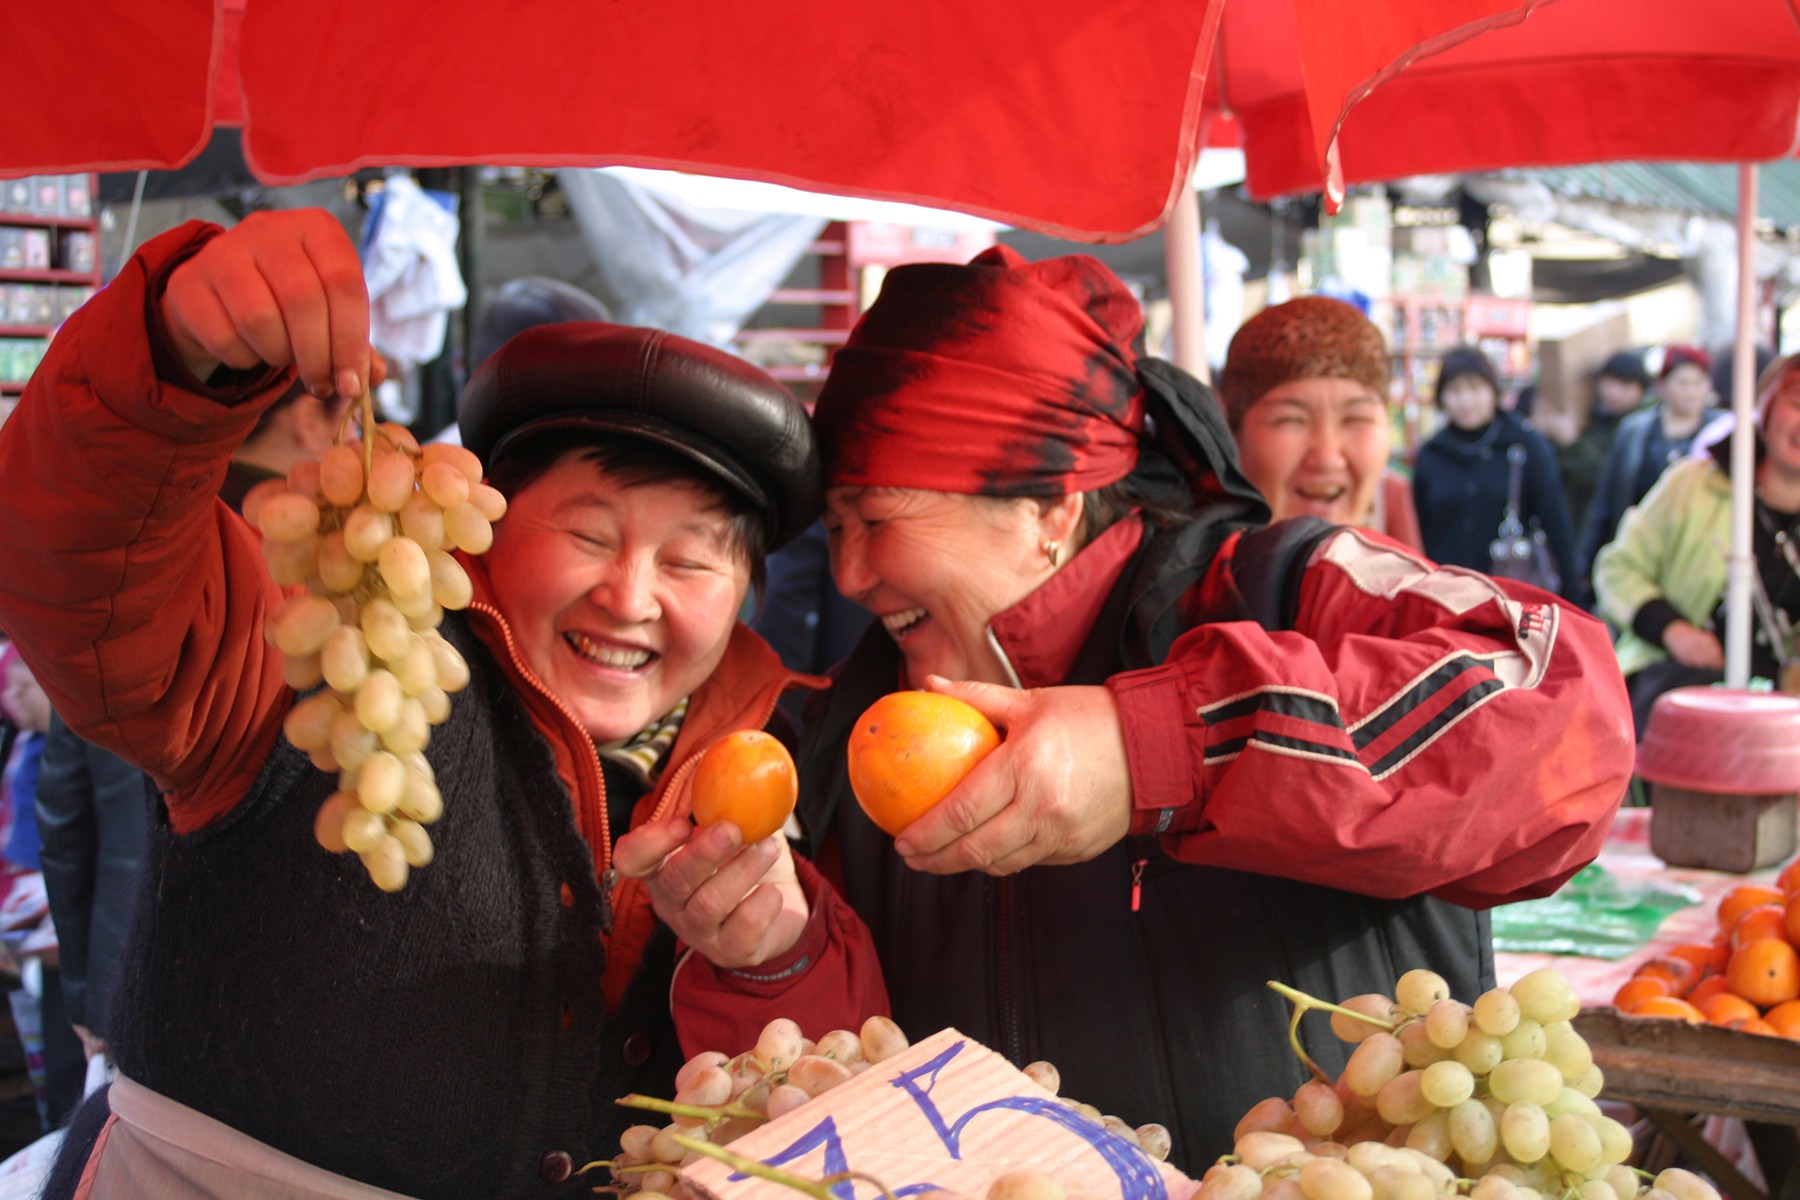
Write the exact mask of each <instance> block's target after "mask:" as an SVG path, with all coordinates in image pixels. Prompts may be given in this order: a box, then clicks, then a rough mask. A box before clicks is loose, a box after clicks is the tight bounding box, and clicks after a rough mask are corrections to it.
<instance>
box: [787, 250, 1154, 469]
mask: <svg viewBox="0 0 1800 1200" xmlns="http://www.w3.org/2000/svg"><path fill="white" fill-rule="evenodd" d="M1143 331H1144V318H1143V310H1142V309H1141V308H1140V307H1139V305H1138V301H1137V298H1136V297H1135V296H1133V295H1132V294H1131V292H1130V291H1129V290H1128V289H1127V288H1126V287H1125V285H1124V284H1123V283H1122V282H1121V281H1120V280H1119V279H1118V277H1117V276H1115V275H1113V274H1112V272H1110V271H1108V270H1107V269H1106V268H1105V267H1104V266H1103V265H1102V264H1101V263H1099V262H1098V261H1097V260H1095V259H1093V258H1090V257H1087V256H1085V255H1075V256H1070V257H1066V258H1056V259H1050V260H1047V261H1044V262H1038V263H1031V262H1026V261H1025V260H1024V259H1023V258H1021V257H1020V256H1019V255H1018V254H1017V253H1016V252H1014V251H1013V250H1012V249H1010V248H1008V247H1005V246H996V247H994V248H992V249H990V250H985V251H983V252H982V253H981V254H980V255H978V256H976V257H975V258H974V259H973V260H972V261H970V262H969V263H968V264H967V265H961V264H956V263H924V264H917V265H911V266H903V267H897V268H895V269H894V270H892V271H890V272H889V273H888V275H887V278H886V279H885V280H884V281H883V282H882V288H881V295H880V297H879V298H878V299H877V300H876V301H875V303H874V304H873V305H872V306H870V308H869V310H868V312H866V313H865V314H863V317H862V319H861V321H859V322H858V324H857V326H856V328H855V330H854V331H853V332H852V333H851V335H850V340H849V342H848V343H847V344H846V345H845V346H844V348H843V349H841V350H839V351H838V353H837V355H836V356H835V357H834V358H833V360H832V364H831V376H830V378H829V379H828V380H827V382H826V384H825V388H824V390H823V391H822V392H821V394H820V396H819V401H818V405H817V407H816V408H815V410H814V417H813V420H814V425H815V427H816V429H817V432H818V436H819V442H820V450H821V452H822V454H823V457H824V462H825V479H826V485H827V486H828V487H841V486H877V487H915V488H927V489H930V490H932V491H940V492H953V493H959V494H973V495H989V496H1060V495H1064V494H1066V493H1071V492H1087V491H1093V490H1095V489H1097V488H1102V487H1105V486H1106V485H1108V484H1110V483H1115V482H1117V481H1118V480H1120V479H1122V478H1124V477H1125V476H1126V475H1127V474H1129V473H1130V471H1131V469H1132V467H1133V466H1134V465H1136V463H1137V459H1138V439H1139V436H1140V434H1141V433H1142V432H1143V428H1144V386H1143V383H1142V382H1141V381H1140V380H1139V378H1138V370H1137V367H1138V358H1139V354H1140V352H1141V350H1142V344H1143Z"/></svg>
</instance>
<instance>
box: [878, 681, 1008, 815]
mask: <svg viewBox="0 0 1800 1200" xmlns="http://www.w3.org/2000/svg"><path fill="white" fill-rule="evenodd" d="M999 744H1000V734H999V732H998V731H996V730H995V729H994V726H993V723H992V722H990V721H989V720H988V719H987V718H986V717H984V716H982V715H981V713H980V712H979V711H978V710H977V709H975V708H974V707H973V706H971V705H969V704H965V703H964V702H963V701H961V700H958V699H956V698H955V697H954V696H943V695H939V694H938V693H936V692H890V693H889V694H888V695H886V696H883V697H882V698H881V699H879V700H877V701H876V702H875V703H874V704H871V705H870V706H869V707H868V709H867V710H865V711H864V713H863V715H862V716H861V717H859V718H857V721H856V728H855V729H853V730H852V731H851V733H850V748H849V755H850V790H851V791H852V792H854V793H855V794H856V799H857V802H858V803H859V804H861V805H862V808H863V811H864V812H866V813H868V814H869V819H870V820H871V821H873V822H875V824H876V825H878V826H880V827H881V828H882V829H883V830H885V831H886V832H887V833H888V834H889V835H890V836H894V835H897V834H899V832H900V831H901V830H902V829H905V828H906V827H907V826H908V825H911V824H912V823H913V822H914V821H916V820H918V819H919V818H920V817H922V816H924V815H925V813H926V812H927V811H929V810H930V809H931V808H932V807H933V806H934V805H936V804H937V802H938V801H939V800H942V799H943V798H944V797H945V796H947V795H949V794H950V791H951V790H952V789H953V788H955V787H956V785H957V784H959V783H961V782H962V780H963V776H965V775H967V774H968V773H969V772H970V771H972V770H973V769H974V768H975V764H976V763H978V762H980V761H981V760H982V759H984V758H986V757H987V756H988V755H989V754H990V753H992V752H993V750H994V748H995V747H996V746H998V745H999Z"/></svg>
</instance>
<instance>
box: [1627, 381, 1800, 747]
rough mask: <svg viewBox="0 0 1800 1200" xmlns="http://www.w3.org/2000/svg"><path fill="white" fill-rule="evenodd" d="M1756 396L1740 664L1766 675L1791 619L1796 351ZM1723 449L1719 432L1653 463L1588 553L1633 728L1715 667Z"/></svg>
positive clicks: (1796, 495) (1794, 611)
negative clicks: (1636, 498)
mask: <svg viewBox="0 0 1800 1200" xmlns="http://www.w3.org/2000/svg"><path fill="white" fill-rule="evenodd" d="M1757 397H1758V398H1757V410H1756V412H1757V418H1756V420H1757V446H1756V520H1755V524H1754V526H1753V548H1754V551H1755V558H1756V566H1757V572H1756V577H1757V582H1758V584H1759V585H1760V594H1759V595H1758V601H1757V604H1756V610H1757V611H1756V619H1755V620H1754V621H1753V623H1752V630H1753V636H1752V645H1751V662H1750V667H1751V673H1752V674H1753V675H1757V676H1761V677H1763V678H1768V679H1778V678H1779V677H1780V674H1781V668H1782V665H1783V663H1785V662H1786V661H1787V660H1788V659H1789V658H1790V657H1791V656H1792V654H1793V652H1794V645H1793V643H1794V639H1793V627H1794V623H1795V621H1796V620H1797V619H1800V547H1796V545H1795V539H1796V538H1800V355H1789V356H1788V357H1786V358H1783V359H1780V360H1778V361H1777V362H1775V363H1774V364H1772V365H1771V366H1770V367H1769V368H1768V370H1767V371H1765V372H1764V373H1763V378H1762V380H1761V383H1760V386H1759V388H1758V390H1757ZM1729 451H1730V444H1729V439H1728V438H1720V439H1719V440H1718V441H1716V442H1714V443H1713V444H1712V446H1711V447H1710V449H1708V450H1706V451H1702V452H1700V453H1698V454H1697V455H1696V456H1695V457H1693V458H1689V459H1686V460H1684V461H1682V462H1679V463H1676V464H1675V465H1674V466H1672V467H1670V468H1669V469H1668V470H1667V471H1665V472H1664V473H1663V475H1662V477H1661V478H1660V479H1659V480H1658V481H1657V483H1656V486H1654V487H1653V488H1651V489H1650V491H1649V493H1648V494H1647V495H1646V496H1645V497H1644V499H1643V500H1642V501H1641V502H1640V503H1639V504H1637V505H1636V506H1635V507H1633V508H1631V509H1630V510H1629V511H1627V512H1626V514H1625V519H1624V520H1623V521H1622V522H1621V523H1620V525H1619V533H1618V536H1617V537H1616V538H1615V539H1614V540H1613V541H1612V542H1611V543H1609V544H1608V545H1607V546H1605V547H1604V548H1603V549H1602V550H1601V551H1600V554H1599V557H1598V558H1597V559H1596V560H1595V562H1594V592H1595V595H1596V597H1597V599H1598V602H1599V607H1600V611H1601V614H1602V615H1603V616H1605V617H1606V618H1607V620H1609V621H1611V622H1612V623H1613V624H1614V625H1616V626H1617V627H1618V628H1620V629H1621V630H1623V633H1622V635H1621V636H1620V638H1619V642H1618V655H1619V669H1620V671H1621V672H1623V673H1624V675H1625V681H1626V684H1627V686H1628V687H1629V688H1630V691H1631V705H1632V715H1633V717H1634V718H1635V720H1636V722H1637V729H1638V736H1639V737H1640V738H1641V737H1642V736H1643V731H1644V728H1645V725H1646V724H1647V723H1648V720H1649V716H1650V710H1651V708H1652V706H1653V705H1654V704H1655V702H1656V698H1657V697H1658V696H1660V695H1662V693H1664V692H1666V691H1669V690H1670V689H1672V688H1677V687H1689V686H1697V685H1704V684H1710V683H1717V682H1719V680H1720V679H1721V678H1722V677H1723V672H1724V667H1725V651H1724V646H1723V644H1722V642H1721V641H1720V634H1721V633H1722V632H1723V631H1724V627H1725V626H1724V616H1723V613H1722V612H1720V611H1719V606H1720V604H1721V602H1722V600H1723V597H1724V594H1725V559H1726V553H1727V550H1728V548H1729V546H1730V543H1731V477H1730V474H1729V471H1728V466H1729V462H1730V459H1729Z"/></svg>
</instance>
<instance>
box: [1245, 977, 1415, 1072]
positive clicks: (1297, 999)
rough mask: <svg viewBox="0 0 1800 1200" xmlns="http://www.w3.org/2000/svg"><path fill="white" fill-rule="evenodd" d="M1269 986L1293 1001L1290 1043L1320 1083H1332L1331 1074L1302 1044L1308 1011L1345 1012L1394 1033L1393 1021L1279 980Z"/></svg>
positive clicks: (1297, 1055)
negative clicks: (1372, 1015)
mask: <svg viewBox="0 0 1800 1200" xmlns="http://www.w3.org/2000/svg"><path fill="white" fill-rule="evenodd" d="M1269 987H1270V989H1271V990H1273V991H1274V992H1275V993H1276V994H1277V995H1280V996H1285V997H1286V998H1287V999H1289V1000H1291V1001H1293V1003H1294V1015H1293V1017H1292V1018H1291V1019H1290V1020H1289V1021H1288V1045H1289V1046H1291V1047H1292V1048H1293V1051H1294V1056H1295V1057H1296V1058H1298V1059H1299V1060H1300V1061H1301V1063H1302V1064H1304V1065H1305V1067H1306V1069H1307V1070H1308V1071H1310V1072H1312V1077H1313V1078H1314V1079H1316V1080H1318V1081H1319V1082H1320V1083H1330V1082H1331V1076H1330V1075H1328V1074H1326V1073H1325V1072H1324V1071H1323V1070H1322V1069H1320V1067H1319V1064H1318V1063H1316V1062H1314V1061H1313V1060H1312V1056H1311V1055H1309V1054H1308V1053H1307V1052H1306V1050H1305V1049H1304V1048H1303V1047H1302V1046H1301V1045H1300V1018H1301V1017H1303V1016H1305V1015H1306V1014H1307V1013H1308V1012H1311V1011H1312V1010H1313V1009H1315V1008H1316V1009H1321V1010H1323V1011H1325V1012H1333V1013H1343V1014H1344V1015H1345V1016H1346V1017H1355V1018H1356V1019H1357V1020H1358V1021H1362V1022H1364V1023H1366V1024H1369V1025H1373V1026H1375V1027H1376V1028H1377V1029H1380V1030H1382V1031H1383V1032H1386V1033H1392V1032H1393V1031H1394V1026H1393V1023H1392V1022H1389V1021H1383V1020H1382V1019H1381V1018H1380V1017H1371V1016H1369V1015H1368V1014H1367V1013H1359V1012H1357V1011H1356V1010H1355V1009H1353V1008H1345V1007H1344V1006H1343V1005H1341V1004H1331V1003H1329V1002H1327V1001H1324V1000H1321V999H1319V998H1318V997H1317V996H1309V995H1307V994H1306V993H1305V992H1303V991H1300V990H1299V989H1298V988H1291V987H1289V986H1288V985H1287V984H1285V983H1281V982H1279V981H1278V980H1274V979H1271V980H1269Z"/></svg>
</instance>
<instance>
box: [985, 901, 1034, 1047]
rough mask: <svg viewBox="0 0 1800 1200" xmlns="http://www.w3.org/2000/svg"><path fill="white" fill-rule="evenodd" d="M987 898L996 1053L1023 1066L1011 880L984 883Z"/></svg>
mask: <svg viewBox="0 0 1800 1200" xmlns="http://www.w3.org/2000/svg"><path fill="white" fill-rule="evenodd" d="M988 888H989V890H988V895H989V896H990V897H992V899H993V914H994V921H993V936H994V961H995V963H996V967H995V975H996V977H995V980H994V994H995V999H996V1001H997V1006H998V1008H999V1010H1000V1030H999V1033H1000V1053H1001V1054H1002V1055H1004V1056H1005V1058H1006V1060H1007V1061H1008V1062H1011V1063H1014V1064H1016V1065H1018V1066H1024V1065H1025V1063H1026V1059H1025V1036H1024V1033H1023V1031H1022V1030H1021V1029H1020V1022H1019V996H1018V991H1019V972H1018V965H1017V963H1015V962H1014V961H1013V948H1014V942H1015V941H1016V938H1015V937H1014V929H1013V926H1014V918H1013V908H1014V903H1015V901H1016V900H1017V896H1016V894H1015V890H1014V877H1013V876H1011V875H1003V876H1001V877H1000V878H998V879H992V880H989V882H988Z"/></svg>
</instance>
